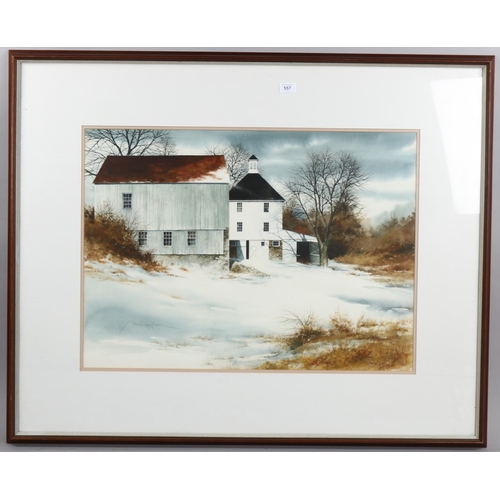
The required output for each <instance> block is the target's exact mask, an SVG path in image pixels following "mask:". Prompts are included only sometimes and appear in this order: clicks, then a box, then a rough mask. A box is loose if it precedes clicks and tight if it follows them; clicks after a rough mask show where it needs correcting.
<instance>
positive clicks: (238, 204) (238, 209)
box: [236, 202, 243, 212]
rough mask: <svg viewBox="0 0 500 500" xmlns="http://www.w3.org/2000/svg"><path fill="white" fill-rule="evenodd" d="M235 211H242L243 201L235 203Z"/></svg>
mask: <svg viewBox="0 0 500 500" xmlns="http://www.w3.org/2000/svg"><path fill="white" fill-rule="evenodd" d="M236 211H237V212H243V203H240V202H238V203H236Z"/></svg>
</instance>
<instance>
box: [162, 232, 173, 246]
mask: <svg viewBox="0 0 500 500" xmlns="http://www.w3.org/2000/svg"><path fill="white" fill-rule="evenodd" d="M163 246H166V247H171V246H172V231H163Z"/></svg>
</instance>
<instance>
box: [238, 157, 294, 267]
mask: <svg viewBox="0 0 500 500" xmlns="http://www.w3.org/2000/svg"><path fill="white" fill-rule="evenodd" d="M258 163H259V160H258V159H257V158H256V157H255V156H251V157H250V158H249V160H248V173H247V174H246V175H245V177H243V179H241V180H240V181H239V182H237V183H236V184H235V185H234V186H233V187H232V188H231V190H230V191H229V205H230V208H229V240H230V256H231V260H232V261H239V260H243V259H269V258H273V257H275V258H277V259H279V260H281V251H282V250H281V240H280V232H281V230H282V228H283V202H284V201H285V200H284V198H283V197H282V196H281V195H280V194H279V193H278V192H277V191H276V190H275V189H274V188H273V187H272V186H271V185H270V184H269V183H268V182H267V181H266V180H265V179H264V178H263V177H262V176H261V175H260V174H259V170H258Z"/></svg>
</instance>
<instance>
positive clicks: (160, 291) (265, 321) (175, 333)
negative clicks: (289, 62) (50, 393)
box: [81, 127, 419, 373]
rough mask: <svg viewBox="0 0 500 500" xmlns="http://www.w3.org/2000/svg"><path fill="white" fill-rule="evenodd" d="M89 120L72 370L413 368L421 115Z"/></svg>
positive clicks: (402, 370) (396, 370)
mask: <svg viewBox="0 0 500 500" xmlns="http://www.w3.org/2000/svg"><path fill="white" fill-rule="evenodd" d="M83 136H84V170H85V209H84V263H83V265H84V271H83V274H84V284H83V287H84V290H83V297H84V299H83V310H84V321H83V328H82V342H81V345H82V353H81V364H82V369H84V370H239V371H241V370H247V371H253V370H270V371H272V370H278V371H285V370H287V371H288V370H294V371H310V370H315V371H340V372H343V371H360V372H364V373H366V372H393V373H413V372H414V366H415V365H414V350H415V322H414V317H415V299H414V297H415V262H416V227H417V225H416V217H417V212H418V210H417V185H418V157H419V132H418V131H417V130H295V129H291V130H274V129H272V130H271V129H241V130H240V129H239V130H236V129H176V128H168V129H167V128H165V129H163V128H111V129H110V128H96V127H95V128H90V127H84V129H83Z"/></svg>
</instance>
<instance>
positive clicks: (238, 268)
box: [231, 262, 269, 278]
mask: <svg viewBox="0 0 500 500" xmlns="http://www.w3.org/2000/svg"><path fill="white" fill-rule="evenodd" d="M231 272H232V273H234V274H250V275H252V276H259V277H263V278H264V277H266V276H269V275H268V274H266V273H263V272H262V271H259V270H257V269H255V268H254V267H250V266H242V265H241V264H238V262H235V263H234V264H233V265H232V266H231Z"/></svg>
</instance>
